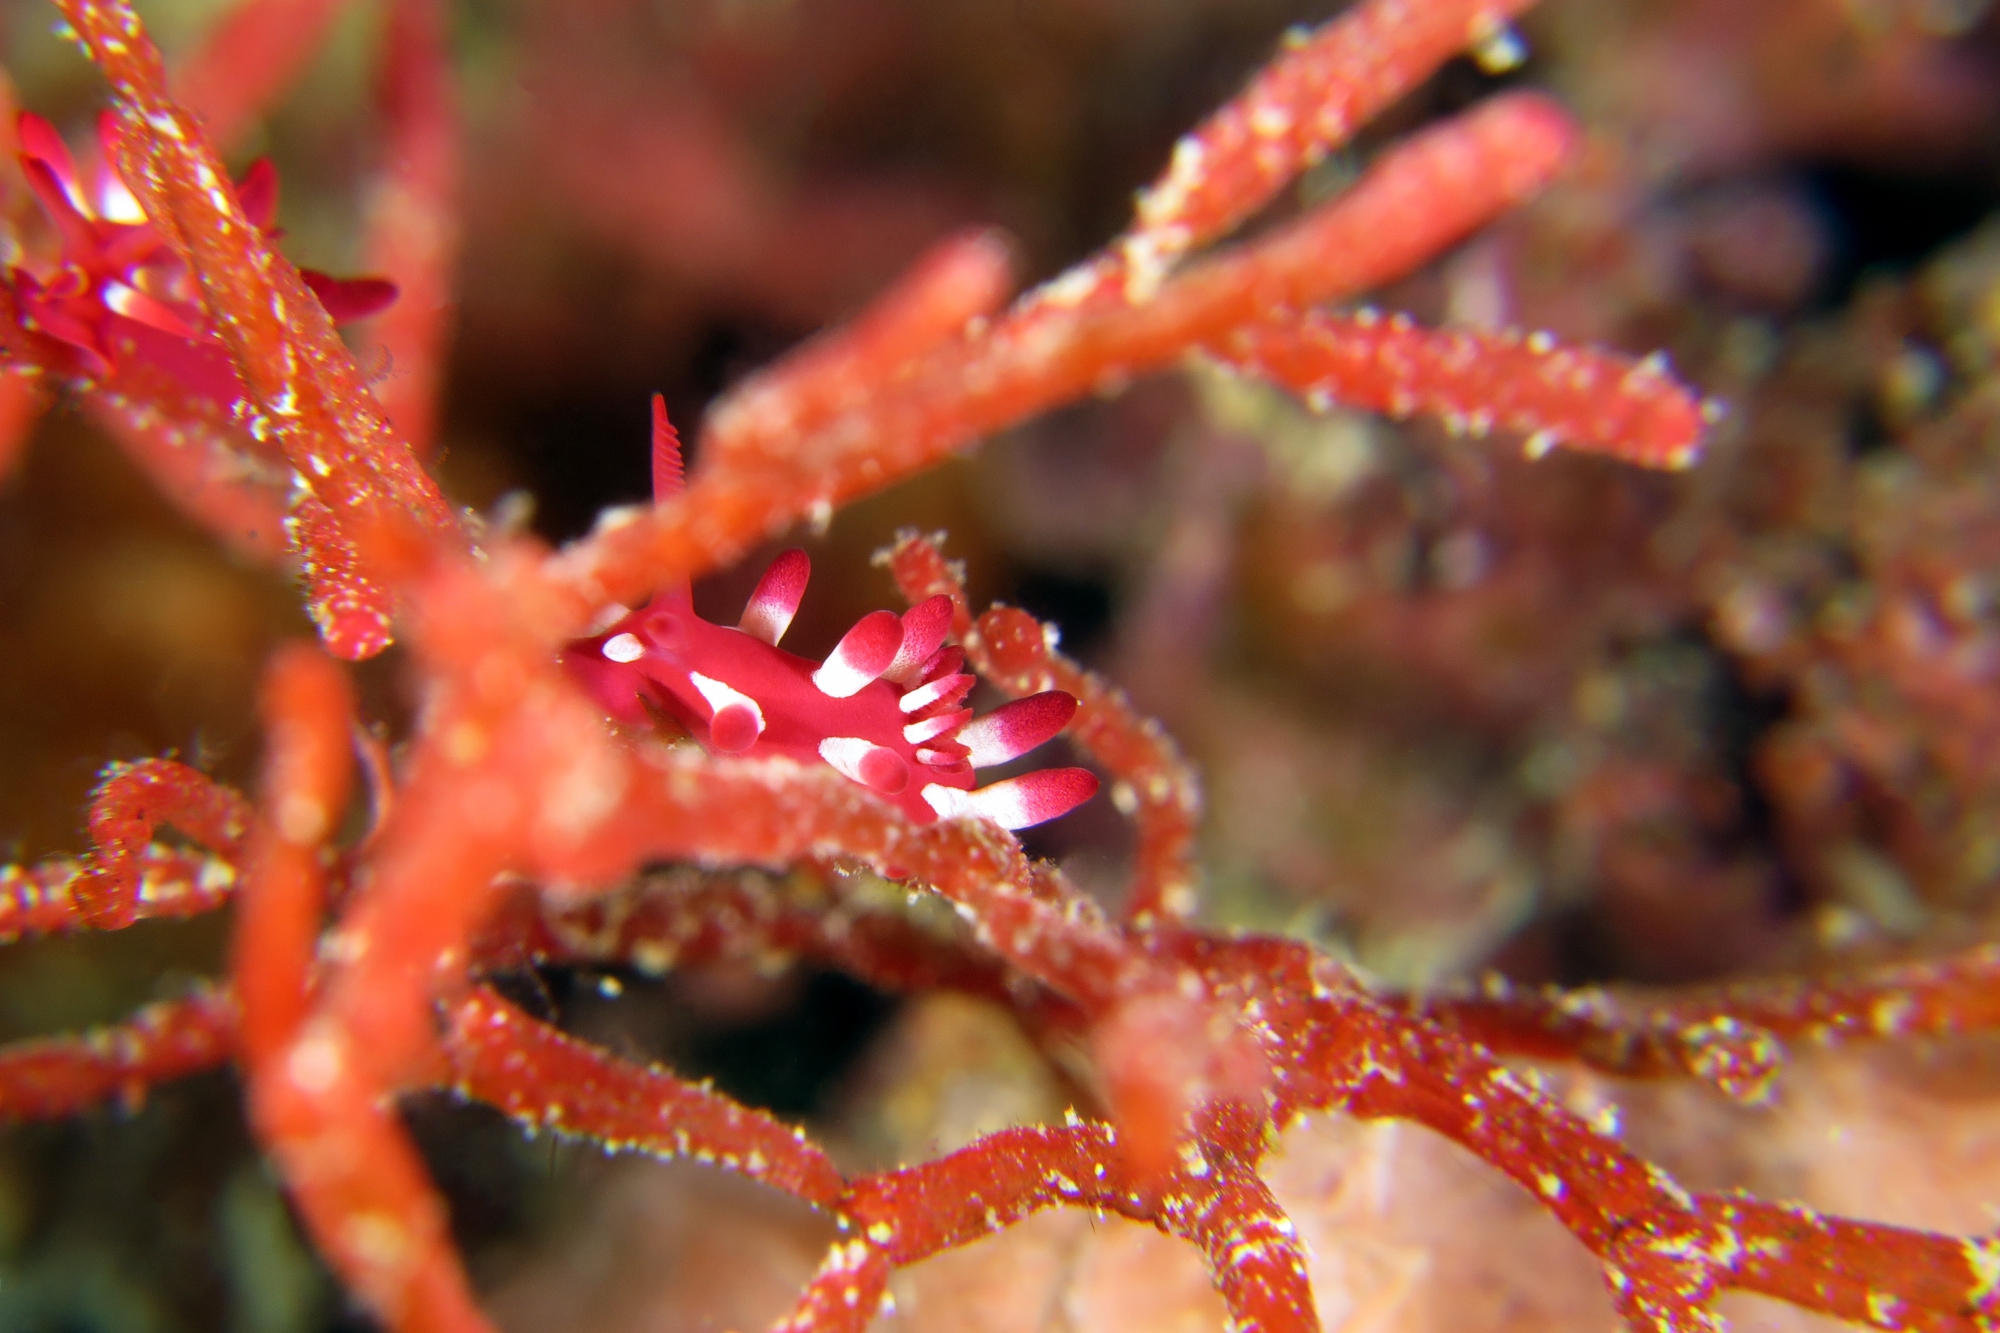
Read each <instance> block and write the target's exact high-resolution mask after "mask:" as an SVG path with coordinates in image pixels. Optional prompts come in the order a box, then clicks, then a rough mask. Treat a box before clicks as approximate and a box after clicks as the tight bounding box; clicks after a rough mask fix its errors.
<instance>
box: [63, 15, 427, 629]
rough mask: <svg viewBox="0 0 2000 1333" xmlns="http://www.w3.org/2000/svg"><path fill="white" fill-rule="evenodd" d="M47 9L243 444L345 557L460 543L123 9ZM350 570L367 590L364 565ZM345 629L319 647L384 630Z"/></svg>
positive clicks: (313, 301) (328, 325) (369, 575)
mask: <svg viewBox="0 0 2000 1333" xmlns="http://www.w3.org/2000/svg"><path fill="white" fill-rule="evenodd" d="M60 3H61V6H62V10H63V13H64V15H65V17H67V18H68V19H69V21H70V24H71V26H72V27H73V28H74V29H75V30H76V32H77V34H78V36H79V38H80V39H81V40H82V41H83V43H84V45H85V47H86V48H87V49H88V50H89V52H90V54H91V57H92V59H93V60H95V61H96V63H97V65H98V67H99V68H100V69H101V70H102V71H103V72H104V74H105V76H106V77H107V78H108V79H109V80H110V81H111V83H112V86H113V87H114V88H115V89H116V91H117V92H118V95H119V103H118V112H119V118H120V125H121V128H122V130H123V134H122V137H121V139H120V143H119V152H120V155H121V156H122V158H123V159H124V160H123V161H122V162H121V163H120V164H119V165H120V175H121V176H122V177H123V178H124V180H125V181H126V183H127V184H128V185H129V186H130V187H131V188H132V190H133V192H134V193H135V194H136V195H137V196H138V197H139V201H140V204H141V206H142V207H143V208H144V209H145V211H146V216H147V218H148V219H149V220H150V221H151V222H152V223H153V224H154V225H155V226H156V227H158V228H159V229H160V231H161V233H162V234H163V235H164V236H166V238H167V239H168V240H169V242H170V243H172V245H173V246H174V248H175V250H176V251H177V252H178V253H179V254H180V255H181V257H182V258H183V260H185V261H186V263H187V264H188V266H189V268H190V269H191V270H192V271H193V273H194V275H195V277H196V279H197V280H198V282H199V285H200V288H201V291H202V299H203V304H204V305H205V307H206V309H207V313H208V317H209V322H210V324H211V326H212V327H213V329H214V330H215V332H216V334H217V336H218V337H219V338H220V339H221V340H222V342H223V344H224V346H226V347H227V348H228V349H229V352H230V355H231V357H232V359H234V361H235V363H236V367H237V370H238V373H239V374H240V375H241V376H242V378H243V382H244V384H245V385H246V387H247V388H248V389H249V392H250V399H251V401H252V403H253V404H254V406H255V413H254V414H253V416H252V419H251V423H250V425H251V431H252V433H253V435H254V434H258V433H260V432H264V431H268V432H270V433H271V434H272V435H273V436H275V438H276V439H277V441H278V443H279V445H280V446H281V447H282V448H283V450H284V452H285V456H286V457H287V458H288V459H289V460H290V462H291V464H292V466H293V468H294V469H295V470H296V473H297V476H298V478H299V479H300V484H302V485H303V486H304V487H306V488H308V489H310V491H311V492H312V494H313V496H314V497H315V498H316V499H317V500H318V501H319V502H320V503H322V504H324V505H325V507H326V509H327V511H328V512H329V513H330V514H331V516H332V519H333V521H334V523H335V524H337V525H338V528H339V529H340V531H341V532H342V533H343V534H344V535H345V537H346V539H347V542H348V543H349V545H350V548H351V547H352V546H353V545H354V544H355V543H357V542H358V541H360V540H361V539H362V538H363V537H364V536H365V537H371V538H372V537H374V536H375V535H376V534H377V532H378V531H380V532H402V531H408V530H411V529H412V528H414V530H415V531H416V532H418V533H421V534H423V535H424V536H425V538H427V539H428V540H429V541H432V542H444V543H446V544H448V545H462V544H463V541H464V538H463V534H462V533H461V532H460V531H459V528H458V524H457V520H456V518H455V517H454V516H453V514H452V512H451V509H450V506H448V505H447V504H446V503H445V501H444V498H443V496H441V495H440V494H439V493H438V490H437V487H436V486H435V485H434V484H433V483H432V482H431V480H430V478H429V477H427V476H426V475H424V472H423V469H422V468H421V466H419V465H418V463H417V461H416V458H415V456H414V455H413V454H412V453H411V452H410V448H409V446H408V445H407V444H406V443H404V442H403V441H402V440H401V439H400V438H399V437H398V436H397V435H396V434H395V431H394V428H393V427H392V426H391V425H390V424H389V423H388V421H387V420H386V419H385V418H384V417H383V415H382V412H381V409H380V407H379V406H377V405H376V403H375V401H374V399H373V397H372V396H370V394H369V393H368V391H367V388H366V386H365V383H364V382H363V379H362V376H361V374H360V372H359V370H358V369H357V368H356V367H355V365H354V361H353V358H352V357H351V356H350V355H349V354H348V352H347V349H346V347H345V345H344V344H343V343H342V342H341V341H340V339H339V337H338V335H337V334H336V333H335V332H334V329H333V325H332V322H331V321H330V320H328V318H327V316H326V312H325V311H324V310H323V309H321V307H320V305H319V302H318V299H317V298H316V297H314V296H313V295H312V293H311V292H310V291H309V290H308V289H307V288H306V286H305V284H304V282H303V281H302V280H301V279H300V277H299V274H298V270H297V269H295V268H293V267H292V265H291V264H290V262H289V261H287V260H286V259H285V258H284V257H283V256H281V255H279V254H277V253H276V252H275V251H273V250H272V249H271V248H270V246H269V245H268V244H267V243H266V241H265V238H264V236H263V235H262V233H261V232H260V231H259V230H258V229H257V228H256V227H254V226H252V225H251V224H250V223H249V221H248V220H247V219H246V218H245V217H244V215H243V210H242V207H241V205H240V204H239V203H238V201H237V198H236V194H235V191H234V190H233V189H231V188H229V185H228V178H227V176H226V175H225V174H224V172H223V170H222V167H221V165H220V162H219V161H218V159H217V157H216V154H215V151H214V149H213V148H212V147H211V146H210V144H209V142H208V139H207V135H206V133H205V132H204V131H203V129H202V127H201V125H200V122H199V121H198V120H197V119H195V118H194V117H193V116H191V115H190V114H189V113H188V112H187V111H185V110H184V109H182V108H180V107H179V106H177V105H175V104H174V103H173V101H172V100H171V99H170V98H169V97H168V96H167V94H166V86H165V77H164V73H163V71H162V68H161V64H160V56H159V52H158V50H157V49H156V48H155V47H154V46H153V44H152V41H151V39H150V38H148V37H147V36H146V34H145V31H144V29H143V27H142V26H141V25H140V23H139V19H138V16H137V15H136V14H135V13H134V12H133V11H132V9H131V6H130V5H129V3H126V0H60ZM297 531H300V532H303V533H307V534H310V533H311V532H313V531H314V529H313V528H312V527H311V525H307V526H306V527H304V528H301V529H297ZM306 555H307V558H308V559H309V560H310V559H312V558H313V553H312V552H311V551H308V552H306ZM358 573H359V575H360V576H362V577H363V579H364V581H366V582H375V581H379V577H380V576H379V575H378V574H376V573H374V572H371V571H369V570H368V569H366V568H365V566H364V568H362V569H361V570H360V571H358ZM335 623H351V622H335ZM355 629H356V632H355V635H354V637H352V638H342V639H336V640H330V644H331V646H332V647H333V648H334V650H335V651H336V652H340V653H342V654H343V655H346V656H367V655H369V654H370V653H373V652H378V651H380V650H381V648H382V647H383V646H385V645H386V644H387V642H388V641H389V635H388V627H387V625H386V623H384V624H376V625H372V626H365V627H363V626H358V625H357V626H355Z"/></svg>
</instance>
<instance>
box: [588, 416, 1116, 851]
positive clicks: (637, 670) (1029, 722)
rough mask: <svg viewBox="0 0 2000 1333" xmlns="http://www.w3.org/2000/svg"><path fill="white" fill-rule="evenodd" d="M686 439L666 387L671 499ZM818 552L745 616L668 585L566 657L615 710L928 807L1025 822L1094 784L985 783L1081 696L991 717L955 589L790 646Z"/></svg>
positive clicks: (1070, 779)
mask: <svg viewBox="0 0 2000 1333" xmlns="http://www.w3.org/2000/svg"><path fill="white" fill-rule="evenodd" d="M683 485H684V483H683V481H682V471H681V455H680V441H679V437H678V436H677V435H676V434H675V432H674V428H673V426H672V425H671V424H670V423H669V422H668V420H667V413H666V406H665V404H664V402H663V401H662V400H661V399H660V398H658V397H657V396H656V397H655V398H654V399H653V488H654V493H655V498H656V499H666V498H668V497H670V496H673V495H677V494H679V493H680V490H681V488H682V486H683ZM809 572H810V563H809V562H808V560H807V559H806V553H805V552H804V551H799V550H791V551H786V552H785V553H784V554H782V555H780V556H779V557H778V558H777V559H776V560H774V561H772V562H771V567H770V568H769V569H768V570H766V571H765V572H764V577H763V579H762V580H760V581H759V582H758V584H757V589H756V591H755V592H753V593H752V594H751V595H750V601H749V604H748V605H747V606H745V607H744V610H743V616H742V619H740V620H739V621H738V622H737V623H736V625H735V626H734V627H733V628H732V627H730V626H726V625H716V624H712V623H710V622H709V621H706V620H703V619H702V618H701V617H700V616H698V615H696V614H695V611H694V604H693V602H692V600H691V598H690V596H689V591H688V588H687V586H686V585H685V584H683V585H681V586H679V587H675V588H668V589H665V590H664V591H662V592H661V593H660V594H659V595H658V596H656V597H654V598H653V600H652V601H650V602H648V603H646V605H644V606H642V607H640V608H639V609H638V610H636V611H632V612H629V613H627V614H626V615H624V616H621V617H619V619H618V620H617V621H616V622H614V623H612V624H610V625H608V626H606V627H605V628H604V630H603V632H602V633H599V634H597V635H595V636H593V637H591V638H588V639H580V640H578V641H577V642H575V643H572V644H571V645H570V646H569V647H568V648H567V649H566V650H565V651H564V653H563V663H564V665H565V666H566V667H567V668H568V669H569V671H570V672H571V674H572V675H573V676H575V678H576V679H577V680H578V681H580V682H581V683H582V684H583V686H584V688H585V689H587V690H588V691H589V692H590V694H591V697H592V698H594V699H596V700H597V702H598V703H599V704H600V705H601V706H602V707H603V708H604V710H605V711H606V712H608V713H610V714H611V716H613V717H615V718H617V719H619V720H621V721H624V722H631V723H639V724H643V723H646V722H648V721H650V720H651V719H652V718H653V716H654V714H656V713H658V714H664V715H665V716H667V717H670V718H672V719H673V720H674V721H675V722H677V723H679V724H680V725H681V726H682V727H684V728H685V729H686V730H687V732H688V734H689V735H691V736H693V737H694V738H695V740H697V741H699V742H700V743H701V744H702V745H703V746H704V747H705V748H707V749H709V750H710V751H713V752H715V753H718V754H733V755H784V756H786V757H788V758H791V759H796V760H799V761H801V762H806V763H812V762H821V763H825V764H827V765H828V766H829V767H831V768H833V769H834V770H835V771H836V772H838V773H840V774H841V775H843V776H844V777H847V778H849V779H851V780H852V781H854V782H858V783H860V784H861V785H862V786H864V787H867V788H869V789H871V790H873V791H875V792H878V793H880V794H881V795H883V796H886V797H890V798H891V799H893V800H895V801H896V802H897V803H898V804H899V805H901V806H902V808H903V810H904V812H905V813H906V814H908V815H909V816H910V817H911V818H912V819H915V820H917V821H918V822H919V823H926V824H927V823H930V822H932V821H934V820H936V819H939V818H953V817H956V816H960V815H979V816H982V817H984V818H987V819H991V820H992V821H994V822H995V823H997V824H999V825H1001V826H1002V827H1003V828H1010V829H1021V828H1027V827H1028V826H1030V825H1032V824H1040V823H1043V822H1045V821H1047V820H1050V819H1054V818H1056V817H1057V816H1058V815H1063V814H1067V813H1068V812H1069V811H1071V810H1073V809H1075V808H1076V807H1077V806H1079V805H1081V804H1082V803H1083V802H1085V801H1087V800H1089V799H1090V797H1091V795H1092V794H1093V793H1094V792H1096V790H1097V779H1096V778H1095V777H1094V776H1093V775H1092V774H1091V773H1090V772H1089V771H1088V770H1086V769H1081V768H1046V769H1040V770H1037V771H1035V772H1032V773H1024V774H1021V775H1020V776H1018V777H1012V778H1007V779H1005V780H1003V781H1000V782H994V783H989V784H988V785H986V786H984V787H977V788H975V787H974V785H973V783H974V782H975V780H976V778H975V773H974V770H976V769H979V768H984V767H988V766H990V765H993V764H1004V763H1006V762H1007V761H1008V760H1010V759H1014V758H1017V757H1018V756H1020V755H1023V754H1026V753H1027V752H1028V751H1029V750H1032V749H1034V748H1035V747H1036V746H1037V745H1040V744H1041V743H1042V742H1044V741H1046V740H1049V739H1051V738H1052V737H1054V736H1055V735H1056V733H1057V732H1059V731H1061V730H1062V729H1063V727H1065V726H1066V725H1068V723H1069V720H1070V718H1071V717H1072V716H1073V715H1074V714H1075V713H1076V700H1075V699H1073V698H1072V697H1070V696H1069V695H1067V694H1065V693H1063V692H1062V691H1061V690H1048V691H1045V692H1043V693H1041V694H1036V695H1030V696H1029V697H1027V698H1025V699H1016V700H1014V701H1013V702H1012V703H1008V704H1004V705H1002V706H1001V707H999V708H996V709H994V710H993V711H992V712H990V713H988V714H986V715H985V716H983V717H974V716H973V714H972V710H971V709H970V708H966V707H964V706H963V703H964V700H965V697H966V695H967V694H968V693H970V692H971V690H972V686H973V678H972V677H971V676H970V675H968V674H966V673H965V672H964V671H963V670H962V668H963V667H964V665H965V654H964V653H963V652H962V651H960V650H959V649H957V648H953V647H947V646H946V645H945V637H946V635H947V634H948V633H949V632H950V630H951V612H952V606H951V599H950V598H949V597H944V596H938V597H933V598H931V599H929V600H928V601H925V602H920V603H918V604H917V605H916V606H913V607H911V608H910V609H909V610H908V611H905V612H904V613H903V614H902V615H900V616H899V615H897V614H896V613H895V612H893V611H875V612H872V613H870V614H869V615H866V616H863V617H862V618H861V619H860V620H858V621H856V622H855V624H854V627H853V628H852V629H850V630H848V631H847V633H846V634H845V635H843V636H842V637H841V640H840V642H839V643H837V644H835V645H834V647H833V651H832V652H830V653H828V654H827V655H826V658H825V659H824V660H823V661H819V662H814V661H813V660H812V659H810V658H805V657H799V656H797V655H795V654H793V653H788V652H786V651H784V650H783V649H782V648H780V647H778V641H779V640H780V639H781V638H783V637H784V633H785V630H786V629H787V628H789V627H790V625H791V623H792V616H793V614H794V613H795V612H796V611H797V610H798V606H799V601H800V599H801V598H803V597H804V596H805V590H806V579H807V576H808V574H809Z"/></svg>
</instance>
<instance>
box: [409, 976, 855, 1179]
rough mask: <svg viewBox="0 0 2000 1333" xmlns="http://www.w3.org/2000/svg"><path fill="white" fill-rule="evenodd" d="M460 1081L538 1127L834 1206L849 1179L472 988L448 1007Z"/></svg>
mask: <svg viewBox="0 0 2000 1333" xmlns="http://www.w3.org/2000/svg"><path fill="white" fill-rule="evenodd" d="M447 1024H448V1031H447V1033H446V1037H445V1050H446V1055H447V1058H448V1059H449V1061H450V1063H451V1069H452V1079H453V1085H454V1087H456V1089H457V1090H458V1092H459V1093H460V1094H461V1095H463V1096H466V1097H470V1098H473V1099H475V1100H477V1101H482V1102H485V1103H487V1104H488V1105H490V1106H495V1107H498V1108H499V1109H500V1110H502V1111H505V1112H506V1113H507V1114H508V1115H510V1116H512V1117H513V1118H514V1119H516V1120H518V1121H520V1122H521V1123H522V1124H524V1125H527V1126H530V1127H531V1128H534V1129H541V1130H555V1131H557V1132H558V1133H563V1134H576V1135H586V1136H588V1137H590V1138H592V1139H595V1140H596V1141H597V1142H599V1143H602V1144H604V1145H605V1146H606V1147H607V1148H611V1149H614V1150H616V1151H621V1152H625V1151H630V1152H643V1153H649V1154H651V1155H653V1156H655V1157H685V1158H690V1159H692V1160H694V1161H697V1162H705V1163H709V1164H712V1165H715V1166H720V1167H723V1168H725V1169H727V1170H730V1171H736V1172H739V1173H741V1174H743V1175H746V1176H748V1177H750V1178H751V1179H752V1180H759V1181H763V1182H764V1183H765V1184H767V1185H771V1186H774V1187H776V1188H778V1189H781V1190H783V1191H785V1192H786V1193H787V1194H791V1195H794V1196H796V1197H797V1198H800V1199H803V1200H805V1201H806V1202H807V1203H809V1204H812V1205H813V1206H814V1207H816V1208H822V1209H831V1208H833V1207H834V1206H835V1205H836V1204H837V1203H838V1202H839V1200H840V1196H841V1193H842V1191H843V1190H844V1189H845V1188H846V1182H845V1181H843V1180H842V1179H841V1177H840V1172H839V1171H838V1170H836V1169H835V1167H834V1165H833V1162H832V1160H831V1159H830V1158H828V1157H827V1155H826V1154H825V1153H823V1152H821V1151H820V1150H819V1149H818V1148H816V1147H814V1146H813V1145H812V1144H811V1143H810V1142H808V1141H807V1140H806V1137H805V1135H804V1134H803V1133H802V1132H800V1131H799V1130H797V1129H794V1128H792V1127H791V1126H790V1125H786V1124H784V1123H782V1122H780V1121H778V1120H774V1119H773V1118H771V1117H770V1116H768V1115H766V1114H764V1113H763V1112H761V1111H756V1110H752V1109H750V1108H749V1107H745V1106H739V1105H738V1104H736V1103H735V1102H733V1101H731V1100H729V1099H728V1098H727V1097H724V1096H722V1095H721V1094H720V1093H717V1092H713V1091H711V1090H710V1089H708V1088H706V1087H695V1086H693V1085H692V1084H688V1083H684V1082H682V1081H681V1080H680V1079H678V1078H675V1077H674V1076H673V1075H672V1074H671V1073H669V1072H668V1071H666V1070H664V1069H660V1068H658V1067H655V1066H649V1065H635V1064H632V1063H630V1062H628V1061H624V1060H620V1059H617V1058H616V1057H613V1056H610V1055H605V1054H603V1053H601V1052H598V1051H595V1050H592V1049H591V1048H590V1047H588V1046H586V1045H584V1044H583V1043H581V1042H578V1041H575V1040H572V1039H571V1038H569V1037H565V1036H563V1035H562V1034H561V1033H560V1032H557V1031H556V1030H555V1029H554V1028H551V1027H549V1026H548V1025H547V1024H545V1023H540V1022H537V1021H536V1020H534V1019H533V1018H530V1017H529V1016H528V1015H527V1014H524V1013H522V1012H521V1011H520V1010H519V1009H518V1008H516V1007H515V1006H513V1005H511V1004H509V1003H507V1001H505V1000H503V999H501V998H500V997H499V996H498V995H496V994H494V993H493V992H492V991H490V990H488V989H486V988H485V987H479V986H476V987H474V988H473V989H472V990H471V991H469V992H468V993H467V994H466V996H465V997H464V998H463V999H461V1000H459V1001H458V1002H457V1003H456V1004H454V1005H453V1006H452V1007H451V1009H450V1011H449V1013H448V1015H447Z"/></svg>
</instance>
